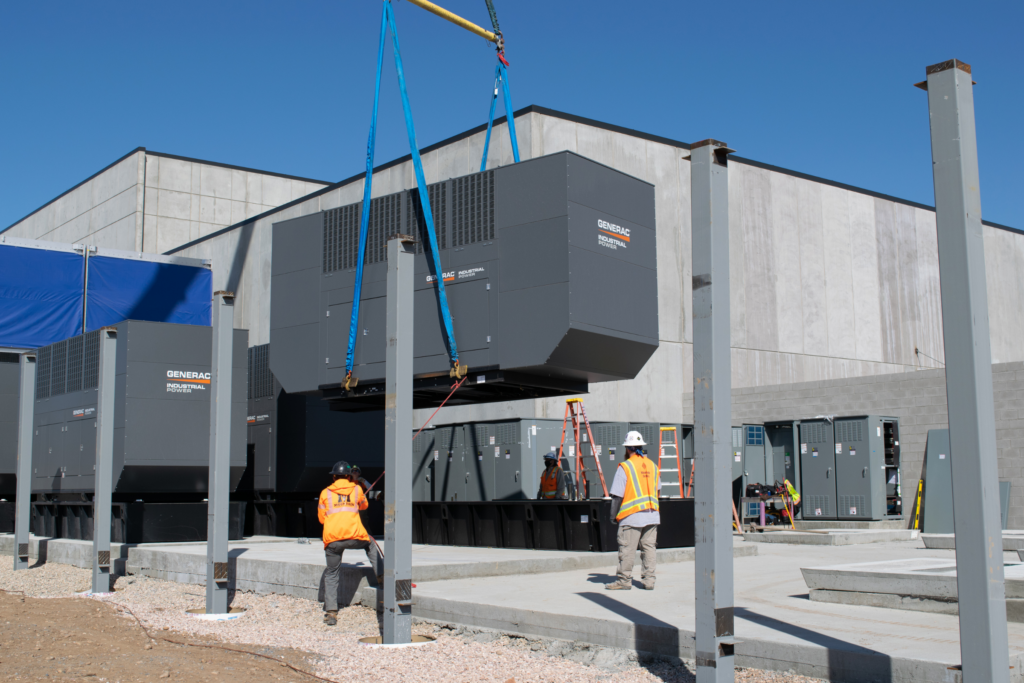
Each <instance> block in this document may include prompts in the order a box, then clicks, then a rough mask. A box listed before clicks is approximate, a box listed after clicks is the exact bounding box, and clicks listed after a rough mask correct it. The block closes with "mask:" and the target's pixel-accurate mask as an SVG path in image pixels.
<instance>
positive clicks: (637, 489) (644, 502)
mask: <svg viewBox="0 0 1024 683" xmlns="http://www.w3.org/2000/svg"><path fill="white" fill-rule="evenodd" d="M619 467H621V468H622V469H623V470H624V471H625V473H626V492H625V494H624V495H623V496H622V506H621V507H620V508H619V514H618V515H616V516H615V521H616V522H619V521H622V520H623V519H624V518H626V517H628V516H630V515H632V514H635V513H637V512H645V511H647V510H653V511H655V512H657V511H658V509H659V508H658V481H659V478H660V477H661V474H660V473H659V472H658V466H657V465H655V464H654V463H653V462H651V461H650V460H648V459H647V458H645V457H643V456H641V457H634V458H629V459H628V460H626V461H625V462H623V463H620V464H619Z"/></svg>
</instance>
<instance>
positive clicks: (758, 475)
mask: <svg viewBox="0 0 1024 683" xmlns="http://www.w3.org/2000/svg"><path fill="white" fill-rule="evenodd" d="M742 450H743V480H744V481H743V488H744V489H746V488H747V484H770V483H771V482H770V481H769V480H768V479H769V478H768V469H767V463H766V460H765V438H764V426H762V425H743V445H742Z"/></svg>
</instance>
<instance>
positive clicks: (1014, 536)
mask: <svg viewBox="0 0 1024 683" xmlns="http://www.w3.org/2000/svg"><path fill="white" fill-rule="evenodd" d="M921 539H922V540H923V541H924V547H925V548H928V549H934V550H939V549H941V550H953V549H955V548H956V535H955V534H921ZM1003 550H1004V551H1018V550H1024V531H1018V530H1009V529H1004V530H1003Z"/></svg>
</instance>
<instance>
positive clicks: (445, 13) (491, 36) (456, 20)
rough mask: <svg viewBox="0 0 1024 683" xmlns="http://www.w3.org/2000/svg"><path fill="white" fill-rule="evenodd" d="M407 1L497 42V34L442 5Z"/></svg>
mask: <svg viewBox="0 0 1024 683" xmlns="http://www.w3.org/2000/svg"><path fill="white" fill-rule="evenodd" d="M409 2H411V3H412V4H414V5H416V6H418V7H422V8H423V9H425V10H427V11H428V12H431V13H433V14H436V15H437V16H439V17H441V18H442V19H447V20H448V21H450V22H452V23H453V24H455V25H456V26H461V27H462V28H464V29H466V30H467V31H469V32H470V33H475V34H477V35H478V36H480V37H481V38H486V39H487V40H489V41H491V42H492V43H495V44H497V42H498V36H497V35H495V34H494V33H491V32H490V31H488V30H487V29H485V28H481V27H480V26H477V25H476V24H474V23H473V22H472V21H467V20H465V19H463V18H462V17H460V16H459V15H457V14H452V13H451V12H449V11H448V10H446V9H445V8H444V7H438V6H437V5H435V4H434V3H432V2H429V0H409Z"/></svg>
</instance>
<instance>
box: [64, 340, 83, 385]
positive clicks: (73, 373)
mask: <svg viewBox="0 0 1024 683" xmlns="http://www.w3.org/2000/svg"><path fill="white" fill-rule="evenodd" d="M83 346H84V343H83V338H82V337H72V338H71V339H68V379H67V388H66V389H67V393H69V394H70V393H71V392H72V391H81V390H82V347H83Z"/></svg>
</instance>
